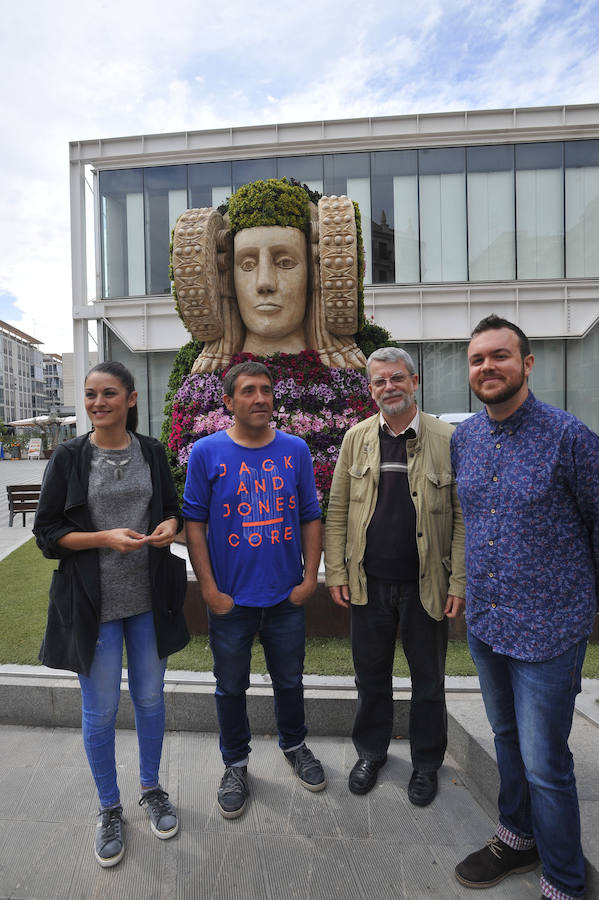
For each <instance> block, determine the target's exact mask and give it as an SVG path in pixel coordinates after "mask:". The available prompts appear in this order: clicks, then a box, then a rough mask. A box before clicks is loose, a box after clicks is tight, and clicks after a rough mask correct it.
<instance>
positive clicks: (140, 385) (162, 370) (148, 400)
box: [104, 326, 176, 437]
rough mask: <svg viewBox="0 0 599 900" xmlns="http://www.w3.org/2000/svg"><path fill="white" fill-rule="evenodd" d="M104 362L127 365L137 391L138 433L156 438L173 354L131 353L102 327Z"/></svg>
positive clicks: (160, 422) (158, 432)
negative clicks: (112, 361)
mask: <svg viewBox="0 0 599 900" xmlns="http://www.w3.org/2000/svg"><path fill="white" fill-rule="evenodd" d="M104 347H105V355H104V358H105V359H116V360H118V361H119V362H122V363H123V365H125V366H127V368H128V369H129V371H130V372H131V374H132V375H133V379H134V381H135V389H136V390H137V392H138V398H137V411H138V414H139V425H138V431H139V432H140V433H141V434H149V435H151V436H152V437H160V431H161V429H162V422H163V421H164V396H165V394H166V388H167V384H168V379H169V376H170V374H171V370H172V368H173V363H174V362H175V356H176V353H166V352H165V353H132V352H131V350H129V348H128V347H126V346H125V345H124V344H123V342H122V341H121V340H119V338H118V337H117V336H116V335H115V334H114V333H113V332H112V331H111V330H110V329H109V328H108V327H106V326H105V327H104Z"/></svg>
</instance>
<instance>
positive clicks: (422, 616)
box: [351, 575, 448, 772]
mask: <svg viewBox="0 0 599 900" xmlns="http://www.w3.org/2000/svg"><path fill="white" fill-rule="evenodd" d="M398 625H399V628H400V632H401V641H402V646H403V649H404V653H405V655H406V659H407V661H408V665H409V667H410V677H411V680H412V700H411V703H410V751H411V756H412V766H413V767H414V769H418V770H420V771H423V772H436V771H437V769H439V768H440V767H441V766H442V764H443V758H444V756H445V749H446V747H447V710H446V708H445V657H446V654H447V633H448V623H447V619H446V618H443V619H442V620H441V621H440V622H437V621H436V620H435V619H432V618H431V617H430V616H429V614H428V613H427V612H426V610H425V609H424V607H423V605H422V603H421V602H420V596H419V591H418V584H417V583H408V584H399V583H391V582H385V581H379V579H378V578H373V577H371V576H370V575H369V576H368V603H367V604H366V605H365V606H357V605H355V604H354V605H352V607H351V641H352V654H353V660H354V669H355V672H356V687H357V689H358V708H357V711H356V718H355V721H354V727H353V731H352V738H353V742H354V746H355V748H356V752H357V754H358V756H359V757H361V758H362V759H374V760H379V759H384V758H385V756H386V755H387V748H388V747H389V742H390V740H391V737H392V734H393V682H392V678H393V659H394V657H395V647H396V639H397V626H398Z"/></svg>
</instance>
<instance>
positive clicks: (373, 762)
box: [349, 756, 387, 794]
mask: <svg viewBox="0 0 599 900" xmlns="http://www.w3.org/2000/svg"><path fill="white" fill-rule="evenodd" d="M386 762H387V757H386V756H385V757H384V758H383V759H359V760H358V761H357V763H356V764H355V766H354V767H353V769H352V770H351V772H350V773H349V789H350V791H351V792H352V794H367V793H368V791H371V790H372V788H373V787H374V786H375V784H376V780H377V778H378V774H379V769H382V767H383V766H384V765H385V763H386Z"/></svg>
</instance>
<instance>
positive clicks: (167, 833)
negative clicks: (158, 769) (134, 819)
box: [139, 786, 179, 841]
mask: <svg viewBox="0 0 599 900" xmlns="http://www.w3.org/2000/svg"><path fill="white" fill-rule="evenodd" d="M139 805H140V806H145V808H146V812H147V813H148V816H149V817H150V828H151V829H152V831H153V833H154V834H155V835H156V837H157V838H160V839H161V840H162V841H168V839H169V838H172V837H174V836H175V835H176V833H177V832H178V831H179V821H178V819H177V811H176V809H175V807H174V806H173V804H172V803H171V801H170V800H169V799H168V794H167V792H166V791H163V790H162V788H161V787H160V786H158V787H157V788H153V789H152V790H151V791H144V792H143V794H142V795H141V797H140V799H139Z"/></svg>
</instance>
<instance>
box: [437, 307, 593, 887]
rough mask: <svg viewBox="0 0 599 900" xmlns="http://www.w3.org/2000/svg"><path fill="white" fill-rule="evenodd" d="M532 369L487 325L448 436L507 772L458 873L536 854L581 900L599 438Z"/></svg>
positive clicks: (523, 862)
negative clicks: (578, 733)
mask: <svg viewBox="0 0 599 900" xmlns="http://www.w3.org/2000/svg"><path fill="white" fill-rule="evenodd" d="M533 363H534V357H533V355H532V354H531V352H530V346H529V343H528V339H527V338H526V335H525V334H524V333H523V332H522V331H521V330H520V328H518V327H517V326H516V325H514V324H512V323H511V322H508V321H507V320H505V319H500V318H499V317H497V316H494V315H493V316H488V317H487V318H486V319H483V320H482V322H479V324H478V325H477V326H476V328H475V329H474V331H473V332H472V340H471V341H470V345H469V348H468V364H469V370H470V386H471V388H472V390H473V391H474V393H475V394H476V396H477V397H479V399H481V400H482V401H483V402H484V404H485V408H484V409H483V410H482V411H481V412H479V413H478V414H477V415H476V416H473V417H472V418H470V419H468V420H467V421H466V422H464V423H463V424H462V425H460V426H459V427H458V428H457V430H456V431H455V433H454V435H453V437H452V444H451V454H452V463H453V466H454V469H455V471H456V476H457V484H458V495H459V498H460V502H461V505H462V510H463V514H464V521H465V525H466V577H467V586H466V616H467V623H468V641H469V644H470V650H471V653H472V657H473V659H474V661H475V663H476V667H477V669H478V674H479V679H480V685H481V690H482V695H483V699H484V703H485V709H486V712H487V716H488V718H489V721H490V723H491V727H492V728H493V731H494V734H495V749H496V753H497V765H498V768H499V775H500V790H499V823H498V825H497V828H496V831H495V834H494V836H493V837H492V839H491V840H490V841H489V842H488V843H487V845H486V846H485V847H483V849H482V850H479V851H477V852H476V853H472V854H470V856H468V857H466V859H464V860H463V861H462V862H460V863H459V864H458V865H457V867H456V876H457V878H458V880H459V881H460V882H461V883H462V884H464V885H466V886H467V887H471V888H477V887H478V888H485V887H491V886H492V885H494V884H497V883H498V882H499V881H501V879H502V878H505V877H506V875H510V874H512V873H514V872H526V871H529V870H531V869H534V868H535V867H536V865H537V863H538V859H539V858H540V860H541V863H542V867H543V873H542V876H541V890H542V894H543V896H544V897H549V898H552V900H569V898H578V897H582V896H583V895H584V857H583V854H582V847H581V842H580V816H579V810H578V798H577V794H576V783H575V779H574V765H573V760H572V754H571V752H570V750H569V747H568V737H569V734H570V729H571V726H572V716H573V712H574V700H575V697H576V694H578V693H579V691H580V673H581V668H582V662H583V659H584V654H585V650H586V644H587V639H588V635H589V634H590V632H591V629H592V626H593V621H594V617H595V612H596V609H597V578H598V571H599V478H598V477H597V473H598V472H599V437H598V436H597V435H596V434H595V433H594V432H592V431H590V430H589V429H588V428H587V427H586V426H585V425H583V423H582V422H580V421H579V420H578V419H577V418H576V417H575V416H573V415H571V414H570V413H567V412H564V411H563V410H560V409H556V408H555V407H552V406H548V405H547V404H546V403H541V402H540V401H538V400H536V399H535V397H534V396H533V394H532V393H531V392H530V391H529V389H528V381H527V379H528V375H529V374H530V371H531V369H532V367H533Z"/></svg>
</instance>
